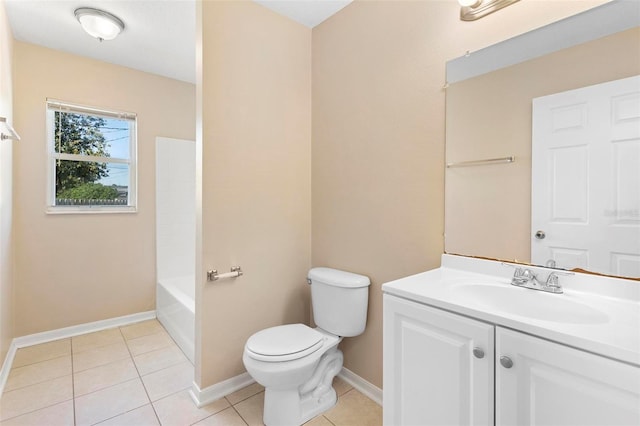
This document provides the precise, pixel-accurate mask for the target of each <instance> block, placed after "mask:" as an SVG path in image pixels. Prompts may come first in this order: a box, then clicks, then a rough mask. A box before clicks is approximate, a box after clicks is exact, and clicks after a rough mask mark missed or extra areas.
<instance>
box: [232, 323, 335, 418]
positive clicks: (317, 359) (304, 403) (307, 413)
mask: <svg viewBox="0 0 640 426" xmlns="http://www.w3.org/2000/svg"><path fill="white" fill-rule="evenodd" d="M260 333H262V335H260ZM285 339H287V344H284V345H282V346H279V345H277V344H274V343H275V342H279V343H282V342H283V341H284V340H285ZM341 340H342V339H341V338H340V337H338V336H334V335H332V334H331V333H327V332H326V331H324V330H322V329H318V328H315V329H313V328H310V327H307V326H306V325H304V324H289V325H283V326H278V327H273V328H270V329H266V330H262V331H261V332H259V333H256V334H254V335H253V336H252V337H251V338H250V339H249V340H248V341H247V344H246V345H245V350H244V354H243V357H242V361H243V362H244V365H245V368H246V369H247V372H249V374H250V375H251V377H253V378H254V379H255V380H256V381H257V382H258V383H260V384H261V385H262V386H264V387H265V403H264V418H263V420H264V423H265V424H266V425H299V424H302V423H304V422H306V421H307V420H310V419H311V418H313V417H315V416H316V415H318V414H320V413H322V412H324V411H326V410H327V409H329V408H331V407H333V406H334V405H335V403H336V400H337V396H336V393H335V390H334V389H333V388H332V386H331V384H332V382H333V378H334V377H335V376H336V375H337V374H338V373H339V372H340V370H341V369H342V359H343V357H342V351H340V350H339V349H338V348H337V347H338V343H340V341H341ZM277 347H280V348H281V349H276V348H277ZM265 352H267V354H265ZM278 352H283V353H278Z"/></svg>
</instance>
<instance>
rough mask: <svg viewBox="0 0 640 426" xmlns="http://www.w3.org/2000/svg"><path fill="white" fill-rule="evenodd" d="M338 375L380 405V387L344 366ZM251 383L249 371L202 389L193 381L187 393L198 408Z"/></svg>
mask: <svg viewBox="0 0 640 426" xmlns="http://www.w3.org/2000/svg"><path fill="white" fill-rule="evenodd" d="M338 377H340V378H341V379H342V380H344V381H345V382H347V383H349V384H350V385H351V386H353V387H354V388H355V389H357V390H358V391H360V392H361V393H362V394H364V395H366V396H367V397H368V398H370V399H371V400H372V401H373V402H375V403H376V404H378V405H380V406H381V405H382V389H380V388H379V387H377V386H375V385H372V384H371V383H369V382H367V381H366V380H365V379H363V378H362V377H360V376H358V375H357V374H355V373H354V372H352V371H351V370H348V369H346V368H344V367H343V368H342V370H341V371H340V373H339V374H338ZM252 383H255V380H253V378H252V377H251V376H250V375H249V373H242V374H240V375H238V376H235V377H232V378H230V379H227V380H224V381H222V382H220V383H216V384H213V385H211V386H209V387H206V388H204V389H200V387H199V386H198V385H197V384H196V383H195V382H194V383H192V385H191V390H190V391H189V395H191V399H193V402H195V403H196V405H197V406H198V408H200V407H203V406H205V405H207V404H210V403H212V402H213V401H217V400H218V399H220V398H223V397H225V396H227V395H229V394H231V393H233V392H235V391H237V390H240V389H242V388H244V387H246V386H249V385H250V384H252Z"/></svg>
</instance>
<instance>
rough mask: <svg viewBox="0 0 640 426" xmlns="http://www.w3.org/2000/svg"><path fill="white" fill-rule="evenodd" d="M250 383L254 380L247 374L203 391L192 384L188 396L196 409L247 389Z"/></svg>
mask: <svg viewBox="0 0 640 426" xmlns="http://www.w3.org/2000/svg"><path fill="white" fill-rule="evenodd" d="M252 383H255V380H253V378H252V377H251V376H250V375H249V373H242V374H240V375H238V376H235V377H232V378H230V379H227V380H224V381H222V382H219V383H216V384H213V385H211V386H208V387H206V388H204V389H200V387H199V386H198V385H197V384H196V383H195V382H194V383H193V384H192V385H191V390H190V391H189V395H191V399H193V402H195V403H196V405H197V406H198V408H200V407H203V406H205V405H207V404H210V403H212V402H213V401H217V400H218V399H220V398H223V397H225V396H227V395H229V394H231V393H233V392H235V391H237V390H240V389H242V388H244V387H247V386H249V385H250V384H252Z"/></svg>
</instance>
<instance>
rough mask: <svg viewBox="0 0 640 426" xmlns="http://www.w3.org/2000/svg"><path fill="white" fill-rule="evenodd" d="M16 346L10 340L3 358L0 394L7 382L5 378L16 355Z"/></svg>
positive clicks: (0, 372) (7, 376)
mask: <svg viewBox="0 0 640 426" xmlns="http://www.w3.org/2000/svg"><path fill="white" fill-rule="evenodd" d="M17 350H18V348H17V347H16V344H15V342H14V341H13V340H12V341H11V344H10V345H9V350H8V351H7V355H6V356H5V358H4V363H2V370H0V395H2V392H3V391H4V385H5V384H6V383H7V379H8V378H9V372H10V371H11V365H13V359H14V358H15V356H16V351H17Z"/></svg>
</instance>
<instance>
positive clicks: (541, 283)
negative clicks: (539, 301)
mask: <svg viewBox="0 0 640 426" xmlns="http://www.w3.org/2000/svg"><path fill="white" fill-rule="evenodd" d="M503 265H505V266H510V267H512V268H515V272H514V273H513V277H512V278H511V285H515V286H517V287H524V288H530V289H532V290H540V291H546V292H549V293H555V294H561V293H562V292H563V290H562V286H561V285H560V283H559V279H558V276H559V275H573V273H572V272H559V271H553V272H551V273H550V274H549V275H548V276H547V278H546V279H545V280H541V279H539V278H538V275H537V274H536V273H535V272H534V271H532V270H531V269H528V268H522V267H519V266H514V265H510V264H508V263H503Z"/></svg>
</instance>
